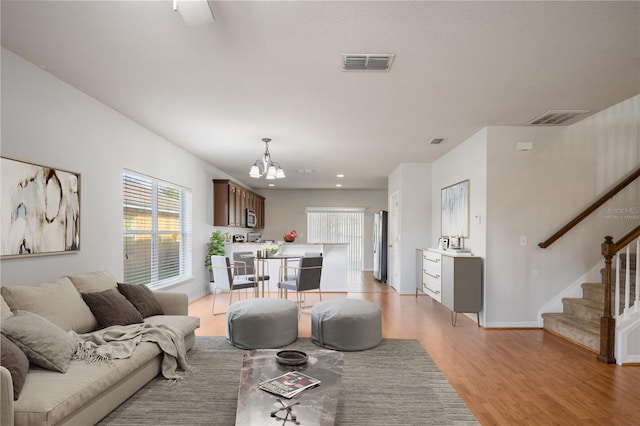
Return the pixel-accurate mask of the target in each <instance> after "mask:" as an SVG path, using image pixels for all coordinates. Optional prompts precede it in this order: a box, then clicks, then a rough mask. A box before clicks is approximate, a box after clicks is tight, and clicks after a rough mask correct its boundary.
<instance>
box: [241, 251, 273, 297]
mask: <svg viewBox="0 0 640 426" xmlns="http://www.w3.org/2000/svg"><path fill="white" fill-rule="evenodd" d="M233 265H234V273H235V274H236V276H243V277H244V278H245V279H247V280H248V281H256V282H262V283H263V286H262V290H263V291H264V282H265V281H269V279H270V277H269V264H268V263H267V262H264V263H263V265H264V267H263V269H264V268H266V273H265V271H264V270H263V271H261V270H260V268H258V269H257V270H256V256H255V255H254V254H253V252H251V251H235V252H233ZM256 272H257V273H258V274H256ZM260 274H261V275H260ZM268 288H269V284H267V289H268Z"/></svg>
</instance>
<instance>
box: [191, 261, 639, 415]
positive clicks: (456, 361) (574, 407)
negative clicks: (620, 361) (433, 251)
mask: <svg viewBox="0 0 640 426" xmlns="http://www.w3.org/2000/svg"><path fill="white" fill-rule="evenodd" d="M349 289H350V292H349V297H352V298H361V299H365V300H371V301H373V302H376V303H377V304H378V305H380V307H381V308H382V312H383V324H382V333H383V337H385V338H407V339H418V340H419V341H420V342H421V344H422V346H423V347H424V348H425V349H426V351H427V352H428V353H429V355H430V356H431V358H433V360H434V361H435V362H436V364H437V365H438V367H439V368H440V369H441V370H442V371H443V373H444V374H445V376H446V377H447V379H448V380H449V381H450V382H451V384H452V385H453V387H454V388H455V389H456V391H457V392H458V393H459V394H460V396H461V397H462V398H463V399H464V401H465V402H466V403H467V405H468V406H469V408H470V409H471V411H472V412H473V414H474V415H475V416H476V417H477V418H478V420H479V421H480V423H481V424H483V425H551V424H554V425H640V366H625V367H620V366H615V365H606V364H603V363H600V362H597V361H596V360H595V354H594V353H593V352H590V351H588V350H586V349H583V348H580V347H577V346H575V345H572V344H570V343H568V342H566V341H565V340H563V339H561V338H559V337H557V336H554V335H552V334H549V333H546V332H544V331H542V330H539V329H513V330H512V329H510V330H504V329H500V330H497V329H484V328H478V327H477V325H476V323H475V322H473V321H471V320H469V319H468V318H466V317H465V316H464V315H460V314H459V315H458V321H457V326H456V327H452V326H451V316H450V312H449V310H447V309H446V308H444V307H443V306H442V305H440V304H439V303H437V302H434V301H432V300H431V299H430V298H429V297H428V296H423V295H421V296H419V297H417V298H416V297H414V296H413V295H399V294H397V293H396V292H395V291H393V289H390V288H389V287H388V286H386V285H384V284H379V283H377V282H376V281H374V280H373V278H372V276H371V274H370V273H364V274H362V275H360V276H355V277H351V280H350V283H349ZM239 294H242V298H244V292H242V291H240V292H236V293H234V295H233V296H234V299H233V300H234V301H237V300H238V297H239ZM270 295H271V297H277V294H276V293H275V292H274V293H271V294H270ZM344 296H345V293H325V294H324V295H323V300H324V299H328V298H332V297H344ZM289 297H290V298H295V296H294V295H292V294H290V295H289ZM228 300H229V298H228V295H227V294H223V295H221V296H218V298H217V301H216V311H218V310H219V311H222V312H224V311H225V309H226V307H227V305H228ZM317 300H318V299H317V295H308V296H307V302H308V303H313V302H315V301H317ZM211 301H212V296H210V295H209V296H206V297H203V298H201V299H199V300H196V301H194V302H193V303H191V304H190V306H189V311H190V314H191V315H195V316H198V317H200V320H201V326H200V328H199V329H198V330H197V331H196V334H198V335H206V336H224V335H225V334H226V318H225V316H224V315H218V316H212V315H211ZM310 329H311V318H310V315H309V314H303V315H302V317H301V319H300V323H299V335H300V336H303V337H305V336H306V337H308V336H310V334H311V331H310ZM398 367H399V368H402V366H398Z"/></svg>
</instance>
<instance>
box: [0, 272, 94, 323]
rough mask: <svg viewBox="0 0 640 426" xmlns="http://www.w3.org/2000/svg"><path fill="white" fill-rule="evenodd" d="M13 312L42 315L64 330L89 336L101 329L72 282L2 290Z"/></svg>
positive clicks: (60, 279)
mask: <svg viewBox="0 0 640 426" xmlns="http://www.w3.org/2000/svg"><path fill="white" fill-rule="evenodd" d="M0 291H1V292H2V296H3V297H4V299H5V301H6V302H7V304H8V305H9V306H10V307H11V309H12V310H14V311H16V310H21V311H29V312H33V313H34V314H38V315H40V316H41V317H44V318H46V319H48V320H49V321H51V322H52V323H54V324H56V325H58V326H59V327H61V328H62V329H64V330H66V331H69V330H73V331H75V332H77V333H87V332H89V331H93V330H95V329H96V328H97V327H98V322H97V321H96V317H95V316H93V314H92V313H91V310H90V309H89V307H88V306H87V304H86V303H84V302H83V301H82V297H80V293H78V291H77V290H76V288H75V287H74V286H73V283H72V282H71V281H69V279H68V278H66V277H63V278H59V279H57V280H55V281H52V282H50V283H45V284H41V285H37V286H10V287H2V288H1V289H0Z"/></svg>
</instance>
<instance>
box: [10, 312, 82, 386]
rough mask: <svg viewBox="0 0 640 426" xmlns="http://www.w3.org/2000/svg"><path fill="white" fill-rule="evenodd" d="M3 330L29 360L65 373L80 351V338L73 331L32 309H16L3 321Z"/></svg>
mask: <svg viewBox="0 0 640 426" xmlns="http://www.w3.org/2000/svg"><path fill="white" fill-rule="evenodd" d="M2 333H3V334H5V335H6V336H7V337H9V339H11V340H12V341H13V342H14V343H15V344H16V345H17V346H18V347H19V348H20V349H21V350H22V351H23V352H24V353H25V355H26V356H27V358H29V361H31V362H32V363H34V364H36V365H39V366H40V367H43V368H46V369H48V370H54V371H59V372H61V373H64V372H65V371H67V367H69V362H71V357H72V356H73V354H74V352H75V351H76V347H77V341H76V339H74V338H73V337H72V336H71V335H70V334H69V333H67V332H66V331H64V330H63V329H61V328H60V327H58V326H57V325H55V324H54V323H52V322H51V321H48V320H46V319H45V318H43V317H41V316H40V315H37V314H34V313H32V312H28V311H15V312H14V315H13V316H12V317H10V318H7V319H5V320H4V321H2Z"/></svg>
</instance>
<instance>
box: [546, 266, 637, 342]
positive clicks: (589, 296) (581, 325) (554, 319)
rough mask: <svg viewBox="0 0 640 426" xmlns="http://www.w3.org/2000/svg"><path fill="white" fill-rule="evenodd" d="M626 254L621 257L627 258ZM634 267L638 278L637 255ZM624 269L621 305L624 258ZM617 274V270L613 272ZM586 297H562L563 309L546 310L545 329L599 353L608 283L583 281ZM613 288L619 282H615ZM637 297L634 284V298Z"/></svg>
mask: <svg viewBox="0 0 640 426" xmlns="http://www.w3.org/2000/svg"><path fill="white" fill-rule="evenodd" d="M623 259H624V258H622V259H621V260H623ZM631 263H632V264H631V269H630V272H631V274H630V276H631V282H632V283H633V282H635V271H636V267H635V256H634V257H633V258H632V262H631ZM620 266H621V271H620V284H621V290H620V291H621V293H622V294H621V295H620V306H621V308H622V305H623V303H624V280H625V269H626V265H625V264H624V262H621V264H620ZM613 276H614V277H615V273H614V275H613ZM581 287H582V297H581V298H570V297H566V298H563V299H562V306H563V308H562V313H544V314H542V318H543V319H544V329H545V330H547V331H549V332H551V333H553V334H556V335H559V336H561V337H563V338H565V339H567V340H570V341H572V342H574V343H576V344H578V345H580V346H583V347H585V348H587V349H590V350H592V351H594V352H596V353H598V352H599V351H600V318H601V317H602V315H603V313H604V284H602V283H583V284H582V285H581ZM612 287H613V289H612V292H613V291H615V285H614V283H612ZM634 297H635V293H634V292H633V287H632V291H631V300H633V299H634ZM611 300H612V302H611V303H612V304H613V303H615V294H613V293H612V295H611Z"/></svg>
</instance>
